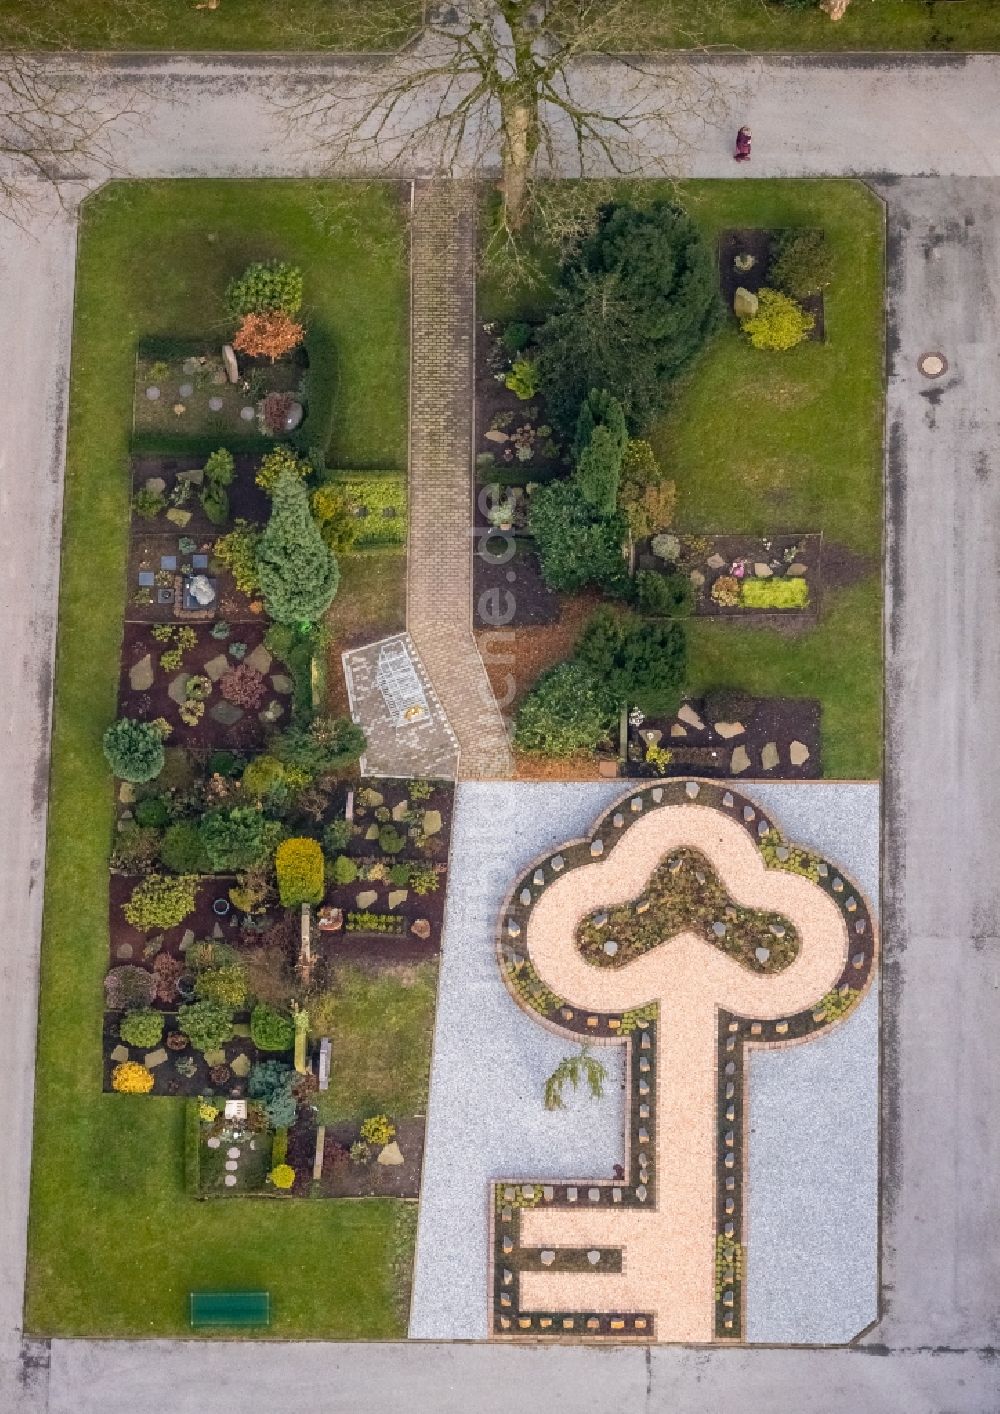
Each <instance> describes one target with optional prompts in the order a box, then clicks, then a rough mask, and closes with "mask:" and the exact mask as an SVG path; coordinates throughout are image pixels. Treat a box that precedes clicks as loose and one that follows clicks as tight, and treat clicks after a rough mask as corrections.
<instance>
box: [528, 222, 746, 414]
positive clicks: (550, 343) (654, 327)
mask: <svg viewBox="0 0 1000 1414" xmlns="http://www.w3.org/2000/svg"><path fill="white" fill-rule="evenodd" d="M559 283H560V287H561V296H560V299H559V301H558V302H557V305H556V308H555V311H554V313H553V314H552V315H551V316H550V317H549V319H548V320H547V321H546V322H545V324H544V325H543V326H542V328H541V329H540V330H539V333H538V336H537V342H538V345H539V350H540V364H539V367H540V371H541V375H542V386H543V389H544V391H545V394H546V398H547V405H548V408H549V410H550V413H551V416H552V420H553V422H555V423H556V425H557V426H558V427H559V428H560V430H561V431H562V432H563V434H564V435H565V436H567V437H568V436H571V435H572V434H573V432H574V430H575V426H576V420H577V415H578V412H579V410H580V407H581V406H582V404H583V402H584V399H585V398H586V396H587V394H588V392H589V391H590V389H592V388H595V387H596V388H603V389H605V390H606V391H607V392H608V393H611V394H613V395H614V396H615V397H616V398H618V399H619V401H620V402H621V404H622V407H623V409H624V412H625V417H626V421H627V422H628V426H629V429H630V430H631V431H632V432H639V431H641V430H642V429H643V428H644V427H645V426H646V424H647V423H648V422H649V420H650V418H651V417H652V415H653V413H655V412H656V411H657V410H658V408H659V407H661V406H662V402H663V397H664V392H665V387H666V385H667V383H668V382H669V381H670V380H671V379H672V378H675V377H676V376H677V375H678V374H679V373H680V372H682V370H683V369H684V368H685V367H686V366H687V365H688V364H689V363H690V362H691V359H692V358H693V357H694V356H695V354H696V353H697V352H698V351H699V349H700V348H701V346H702V344H703V343H704V341H705V339H706V338H707V337H708V335H709V334H711V333H712V332H713V331H714V330H715V329H716V328H717V327H718V325H719V322H720V319H721V316H722V306H721V302H720V299H719V292H718V274H717V271H716V268H715V259H714V255H713V252H712V250H711V248H710V247H709V245H708V243H707V242H706V241H705V239H704V238H703V236H702V235H701V233H700V232H699V230H698V228H697V227H696V226H695V224H694V222H693V221H692V220H691V218H690V217H689V216H688V215H687V213H686V212H684V211H682V210H681V209H680V207H678V206H676V205H674V204H673V203H671V202H667V201H654V202H652V203H650V205H649V206H648V207H636V206H632V205H629V204H628V203H614V204H610V205H608V206H605V207H604V208H603V209H602V210H601V212H600V213H599V216H598V221H597V225H596V228H595V229H594V231H593V233H592V234H591V235H590V236H589V237H587V238H586V239H585V240H584V241H583V242H582V243H581V245H580V247H579V250H578V251H577V252H576V254H574V255H573V256H572V257H571V259H570V260H569V261H567V262H566V263H565V264H564V266H563V268H562V270H561V271H560V275H559Z"/></svg>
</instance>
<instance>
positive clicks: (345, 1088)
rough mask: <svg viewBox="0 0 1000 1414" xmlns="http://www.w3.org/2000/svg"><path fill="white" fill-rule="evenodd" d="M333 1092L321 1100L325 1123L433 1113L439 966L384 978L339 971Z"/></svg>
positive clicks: (406, 970)
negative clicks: (433, 1043) (429, 1097)
mask: <svg viewBox="0 0 1000 1414" xmlns="http://www.w3.org/2000/svg"><path fill="white" fill-rule="evenodd" d="M335 985H336V989H337V993H338V995H337V1000H336V1004H335V1006H334V1010H333V1015H334V1022H333V1026H332V1035H333V1036H334V1038H335V1039H334V1046H333V1066H332V1070H331V1073H330V1088H329V1090H326V1091H325V1092H324V1093H323V1094H321V1095H317V1097H316V1102H317V1105H318V1107H319V1115H320V1119H321V1121H322V1122H323V1123H324V1124H333V1123H335V1122H336V1121H337V1120H348V1119H350V1120H354V1119H358V1120H360V1119H364V1118H365V1117H366V1116H367V1115H370V1114H373V1113H381V1112H385V1113H386V1114H390V1115H393V1116H396V1117H397V1118H398V1117H400V1116H407V1115H416V1114H423V1113H424V1111H425V1110H426V1108H427V1085H428V1080H429V1077H430V1062H431V1039H432V1034H433V1030H434V999H435V996H436V993H437V967H436V966H435V964H434V963H424V964H422V965H421V966H419V967H414V968H409V967H406V968H404V967H401V968H398V969H396V970H395V971H388V970H386V971H384V972H379V973H378V975H377V976H373V975H371V974H369V973H366V972H362V971H361V970H360V969H359V968H356V967H340V968H338V969H337V971H336V984H335Z"/></svg>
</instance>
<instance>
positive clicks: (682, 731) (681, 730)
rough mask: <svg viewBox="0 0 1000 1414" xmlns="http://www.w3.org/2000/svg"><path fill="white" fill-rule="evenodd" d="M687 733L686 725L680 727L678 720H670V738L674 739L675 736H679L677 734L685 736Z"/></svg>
mask: <svg viewBox="0 0 1000 1414" xmlns="http://www.w3.org/2000/svg"><path fill="white" fill-rule="evenodd" d="M687 734H688V729H687V727H682V726H681V724H680V722H671V724H670V735H671V737H672V738H674V740H676V739H677V737H679V736H687Z"/></svg>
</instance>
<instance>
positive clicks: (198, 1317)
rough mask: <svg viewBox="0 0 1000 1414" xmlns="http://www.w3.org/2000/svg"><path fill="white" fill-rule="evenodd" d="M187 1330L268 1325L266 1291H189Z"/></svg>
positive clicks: (269, 1299) (268, 1301)
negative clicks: (189, 1311)
mask: <svg viewBox="0 0 1000 1414" xmlns="http://www.w3.org/2000/svg"><path fill="white" fill-rule="evenodd" d="M190 1302H191V1328H192V1330H199V1329H200V1328H202V1327H203V1326H268V1325H270V1324H271V1293H270V1292H269V1291H192V1292H191V1294H190Z"/></svg>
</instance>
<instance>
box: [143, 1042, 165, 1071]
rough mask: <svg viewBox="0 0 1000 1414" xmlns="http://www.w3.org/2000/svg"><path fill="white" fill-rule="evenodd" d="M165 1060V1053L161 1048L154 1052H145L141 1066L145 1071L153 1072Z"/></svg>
mask: <svg viewBox="0 0 1000 1414" xmlns="http://www.w3.org/2000/svg"><path fill="white" fill-rule="evenodd" d="M166 1058H167V1053H166V1051H165V1050H164V1049H163V1047H162V1046H160V1047H158V1048H157V1049H156V1050H155V1051H147V1052H146V1056H145V1059H144V1061H143V1064H144V1065H145V1067H146V1069H147V1070H155V1069H156V1067H157V1066H158V1065H162V1064H163V1062H164V1061H165V1060H166Z"/></svg>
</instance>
